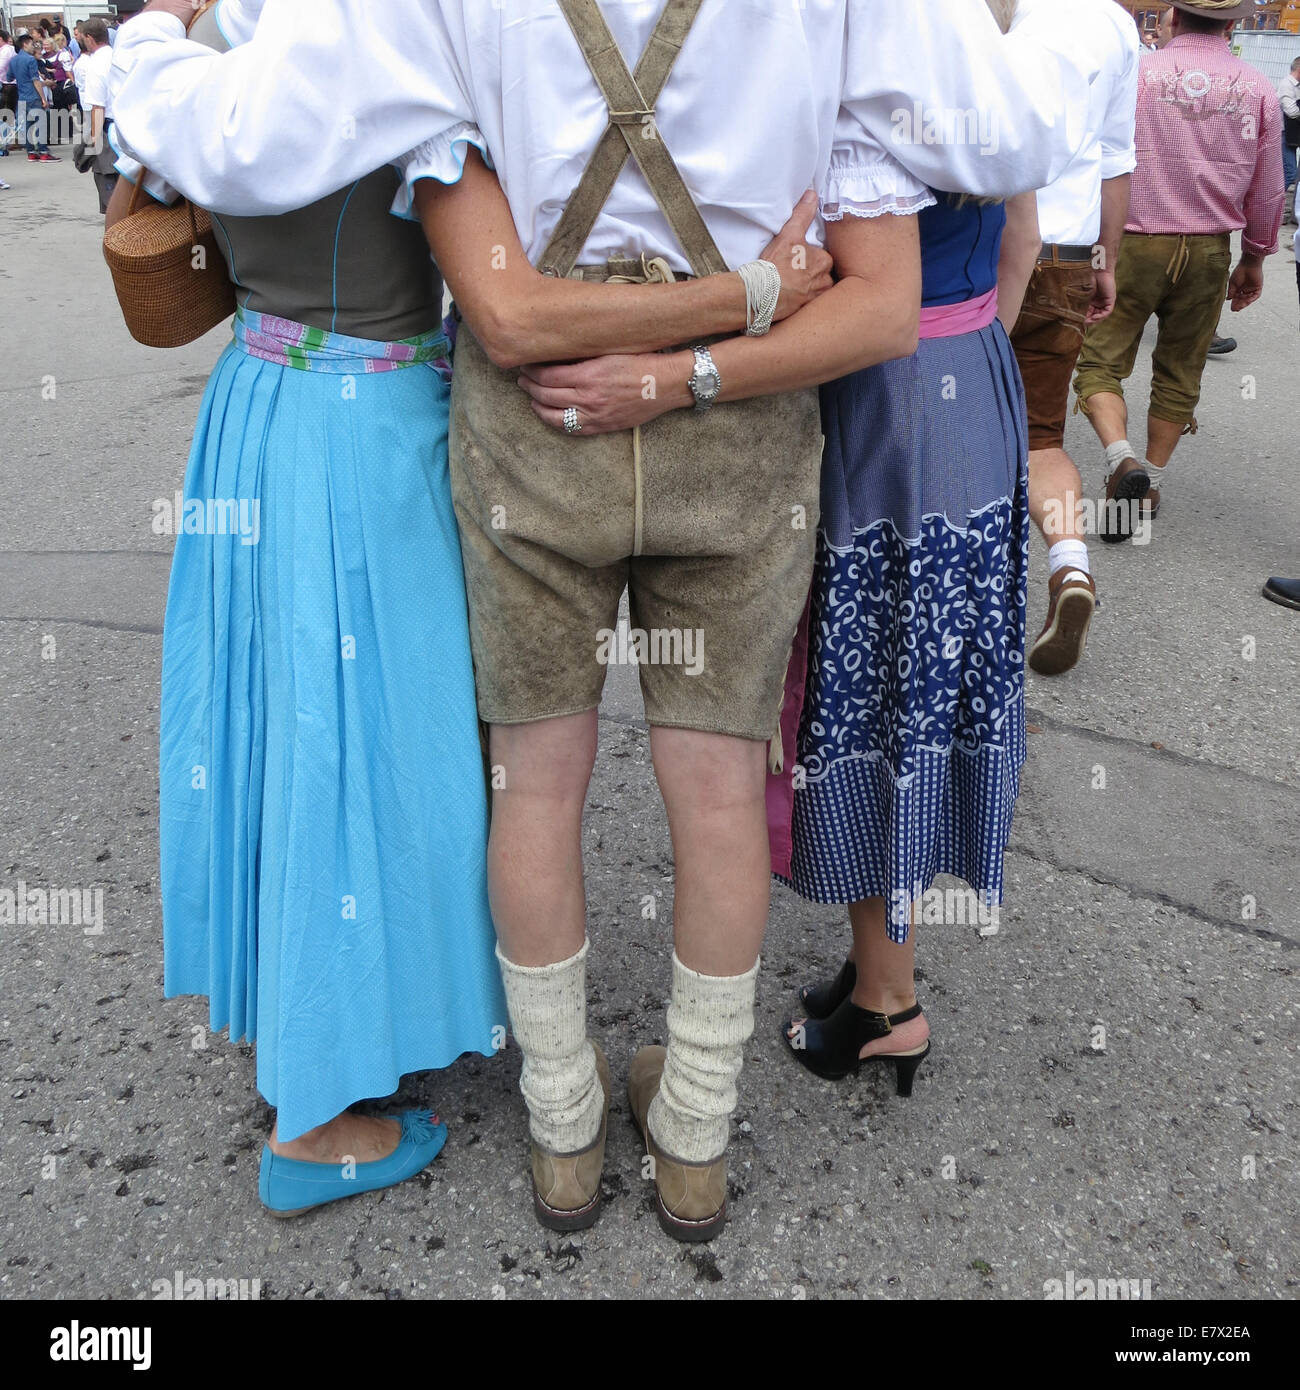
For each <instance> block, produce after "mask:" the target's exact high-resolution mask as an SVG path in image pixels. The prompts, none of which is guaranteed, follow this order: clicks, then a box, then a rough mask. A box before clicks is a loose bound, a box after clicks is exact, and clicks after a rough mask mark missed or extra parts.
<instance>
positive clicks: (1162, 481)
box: [1142, 459, 1169, 492]
mask: <svg viewBox="0 0 1300 1390" xmlns="http://www.w3.org/2000/svg"><path fill="white" fill-rule="evenodd" d="M1142 467H1143V468H1145V469H1146V471H1147V472H1148V473H1149V474H1150V475H1151V490H1152V492H1155V491H1157V490H1158V489H1160V488H1163V487H1168V486H1169V484H1168V481H1167V480H1168V477H1169V464H1167V463H1166V464H1163V465H1162V466H1161V467H1159V468H1157V467H1156V465H1155V464H1154V463H1152V462H1151V460H1150V459H1144V460H1143V462H1142Z"/></svg>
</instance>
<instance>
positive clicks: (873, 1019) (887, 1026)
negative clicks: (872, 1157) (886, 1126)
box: [781, 999, 930, 1096]
mask: <svg viewBox="0 0 1300 1390" xmlns="http://www.w3.org/2000/svg"><path fill="white" fill-rule="evenodd" d="M921 1012H922V1010H921V1006H920V1004H914V1005H913V1006H912V1007H911V1008H910V1009H904V1010H903V1012H902V1013H897V1014H878V1013H873V1012H872V1011H871V1010H870V1009H860V1008H859V1007H858V1006H857V1005H856V1004H855V1003H854V1002H853V1000H852V999H845V1000H843V1001H842V1002H841V1004H840V1006H839V1007H838V1008H837V1009H836V1010H835V1012H834V1013H833V1014H831V1016H830V1017H829V1018H825V1019H816V1018H809V1019H807V1020H806V1021H805V1022H804V1023H803V1024H802V1025H801V1027H800V1029H799V1031H798V1032H797V1033H796V1034H795V1036H794V1037H793V1038H791V1036H790V1030H791V1028H793V1027H794V1024H793V1022H791V1021H787V1022H785V1023H784V1024H782V1025H781V1036H782V1037H783V1038H784V1039H785V1045H786V1046H787V1047H788V1048H789V1049H790V1051H791V1052H792V1053H793V1054H794V1056H795V1057H796V1058H797V1060H798V1061H799V1062H800V1063H801V1064H802V1065H803V1066H805V1067H807V1068H808V1070H809V1071H810V1072H812V1073H813V1074H814V1075H815V1076H820V1077H822V1078H823V1079H824V1080H826V1081H841V1080H843V1078H844V1077H846V1076H856V1075H857V1074H858V1072H859V1071H860V1070H861V1069H862V1065H863V1063H865V1062H893V1063H894V1067H895V1071H896V1074H897V1077H898V1094H899V1095H900V1096H910V1095H911V1094H912V1082H913V1081H914V1080H915V1078H916V1069H917V1067H919V1066H920V1065H921V1063H922V1062H923V1061H924V1060H925V1059H926V1058H927V1057H928V1056H929V1055H930V1043H929V1040H928V1039H927V1040H926V1043H925V1046H924V1047H922V1048H920V1049H919V1051H917V1052H910V1053H901V1054H900V1053H896V1052H874V1053H872V1054H871V1056H869V1057H860V1056H859V1055H858V1054H859V1053H860V1052H861V1051H862V1049H863V1047H864V1046H866V1044H867V1043H869V1042H872V1041H874V1040H875V1039H876V1038H887V1037H888V1036H889V1035H890V1033H892V1032H893V1031H894V1028H895V1027H896V1026H897V1025H898V1024H900V1023H908V1022H910V1021H911V1020H912V1019H914V1018H919V1017H920V1015H921Z"/></svg>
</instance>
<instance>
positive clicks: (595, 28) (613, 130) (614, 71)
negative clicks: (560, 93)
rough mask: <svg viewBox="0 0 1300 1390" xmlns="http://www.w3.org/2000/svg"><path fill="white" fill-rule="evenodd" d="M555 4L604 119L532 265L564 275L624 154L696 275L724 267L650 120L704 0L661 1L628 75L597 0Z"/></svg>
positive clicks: (574, 261)
mask: <svg viewBox="0 0 1300 1390" xmlns="http://www.w3.org/2000/svg"><path fill="white" fill-rule="evenodd" d="M558 3H559V6H560V9H561V11H563V14H564V17H565V19H566V20H567V21H568V23H569V28H570V29H572V30H573V36H574V38H575V39H577V41H578V46H579V48H581V49H582V56H583V57H584V58H585V59H586V60H587V66H588V67H589V68H590V69H591V73H592V76H593V77H594V78H595V79H596V82H597V83H598V85H599V86H600V90H601V93H602V95H603V96H604V98H605V102H606V105H607V106H608V107H609V125H608V126H607V127H606V129H605V133H604V134H603V135H602V136H601V138H600V141H599V143H598V144H597V146H596V150H595V153H594V154H593V155H592V157H591V162H590V163H589V164H588V165H587V169H586V172H585V173H584V174H583V176H582V179H581V181H580V182H579V184H578V186H577V188H576V189H575V190H574V192H573V196H572V197H571V198H570V199H569V203H568V206H567V207H566V208H565V210H564V215H563V216H562V217H561V218H560V221H559V225H558V226H557V227H556V229H555V232H554V235H553V236H552V237H551V240H550V243H549V244H548V246H547V248H546V250H545V251H544V252H543V254H542V261H541V265H540V267H539V269H540V270H542V272H543V273H544V274H547V275H558V276H559V277H560V278H561V279H564V278H565V277H567V276H568V274H569V272H570V271H571V270H572V269H573V267H574V266H575V265H576V264H577V263H578V257H579V256H580V255H581V254H582V248H583V247H584V246H585V245H586V244H587V238H588V237H589V236H590V235H591V229H592V228H593V227H594V226H595V225H596V219H597V218H598V217H599V216H600V214H601V210H602V209H603V208H604V206H605V204H606V203H607V202H608V201H609V195H610V194H611V193H612V192H613V190H614V185H615V183H617V182H618V176H619V175H620V174H621V173H622V172H623V166H624V165H625V164H626V163H627V159H628V155H629V154H630V155H631V156H632V158H633V159H635V160H636V162H637V165H638V166H639V167H640V169H641V172H642V173H643V174H644V175H645V179H646V182H647V183H648V184H649V185H650V191H651V192H652V193H653V194H654V196H655V201H656V202H657V203H658V204H659V207H660V209H661V210H662V211H663V214H664V216H665V217H666V218H667V219H668V224H669V226H671V227H672V229H673V231H674V233H676V236H677V240H678V241H679V242H681V246H682V250H683V251H684V252H685V253H686V259H687V260H688V261H689V262H690V265H691V269H692V270H693V271H694V272H695V274H696V275H700V276H703V275H713V274H716V273H718V272H720V271H725V270H726V269H727V263H726V261H725V260H723V258H722V253H721V252H720V251H719V250H718V248H717V245H716V244H715V243H714V240H713V237H712V236H711V235H710V234H709V229H708V227H706V226H705V225H704V219H703V218H702V217H701V216H700V212H699V209H698V208H697V207H696V206H695V202H694V199H692V197H691V195H690V191H689V190H688V189H687V187H686V181H685V180H684V179H683V178H682V175H681V171H680V170H679V169H678V168H677V165H676V163H675V162H674V160H673V157H672V155H671V154H669V152H668V148H667V146H666V145H665V144H664V142H663V139H662V138H661V137H660V134H659V130H658V127H657V126H656V125H655V102H656V101H658V99H659V94H660V93H661V92H662V91H663V89H664V86H665V85H666V84H667V82H668V77H669V74H670V73H671V72H672V70H673V65H674V63H676V61H677V57H678V54H679V53H680V52H681V50H682V45H683V44H684V43H685V42H686V36H687V34H689V33H690V30H691V25H692V24H694V22H695V17H696V15H698V14H699V12H700V9H701V7H702V5H703V3H704V0H667V3H666V4H665V5H664V10H663V13H662V14H661V15H660V16H659V22H658V24H656V25H655V30H654V33H653V34H652V35H651V36H650V41H649V43H647V44H646V48H645V52H644V53H643V54H642V55H641V59H640V61H639V62H638V63H637V66H636V75H635V76H633V74H632V73H631V72H629V71H628V67H627V64H626V63H625V62H624V61H623V55H622V53H621V52H620V51H619V47H618V44H617V43H616V42H615V40H614V36H613V34H611V33H610V31H609V25H607V24H606V23H605V17H604V15H602V14H601V12H600V7H599V5H598V4H597V3H596V0H558Z"/></svg>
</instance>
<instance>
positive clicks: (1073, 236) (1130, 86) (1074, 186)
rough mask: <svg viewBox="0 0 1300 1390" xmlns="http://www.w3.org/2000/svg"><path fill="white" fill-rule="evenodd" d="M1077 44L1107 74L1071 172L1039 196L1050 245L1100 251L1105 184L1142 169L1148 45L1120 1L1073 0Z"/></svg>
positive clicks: (1095, 88) (1096, 88)
mask: <svg viewBox="0 0 1300 1390" xmlns="http://www.w3.org/2000/svg"><path fill="white" fill-rule="evenodd" d="M1069 22H1070V23H1071V24H1072V25H1073V26H1074V27H1075V30H1076V32H1075V35H1074V42H1075V43H1076V44H1078V45H1081V46H1082V45H1087V46H1090V48H1091V49H1092V51H1093V52H1094V53H1095V55H1096V61H1097V62H1098V64H1099V66H1100V69H1101V72H1100V75H1099V77H1098V80H1097V81H1095V82H1094V83H1093V85H1092V95H1091V100H1090V102H1089V110H1088V135H1087V140H1086V142H1085V144H1084V147H1083V149H1081V150H1080V151H1079V153H1078V154H1077V155H1076V156H1075V158H1074V160H1073V161H1072V162H1071V163H1070V166H1069V167H1068V168H1067V169H1066V170H1065V172H1064V173H1063V174H1062V175H1061V176H1060V178H1058V179H1057V180H1056V181H1055V182H1054V183H1052V184H1051V185H1050V186H1049V187H1046V188H1043V189H1041V190H1040V191H1039V194H1038V229H1039V232H1040V234H1041V236H1042V238H1043V241H1044V243H1046V244H1048V245H1057V246H1095V245H1096V244H1097V239H1098V238H1099V237H1100V236H1101V185H1102V183H1103V181H1104V180H1106V179H1114V178H1119V177H1120V176H1121V175H1123V174H1131V173H1132V172H1133V170H1134V169H1136V168H1137V149H1136V146H1135V144H1134V130H1135V126H1136V122H1137V94H1138V72H1139V68H1140V65H1141V61H1142V44H1141V42H1140V40H1139V39H1138V32H1137V26H1136V25H1135V24H1134V23H1133V18H1132V16H1131V15H1130V14H1129V13H1128V12H1127V11H1126V10H1123V9H1121V8H1120V7H1119V6H1118V5H1117V4H1116V3H1115V0H1070V15H1069Z"/></svg>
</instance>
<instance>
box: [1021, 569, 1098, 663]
mask: <svg viewBox="0 0 1300 1390" xmlns="http://www.w3.org/2000/svg"><path fill="white" fill-rule="evenodd" d="M1047 592H1048V595H1049V596H1050V598H1051V602H1050V603H1049V604H1048V608H1047V621H1046V622H1045V623H1044V624H1043V630H1042V632H1040V633H1039V634H1038V640H1037V641H1036V642H1035V643H1034V645H1033V646H1032V647H1031V648H1030V649H1029V665H1030V668H1031V669H1032V670H1035V671H1037V672H1038V674H1039V675H1040V676H1059V675H1061V673H1062V672H1064V671H1068V670H1070V668H1071V667H1072V666H1076V665H1077V664H1078V662H1079V660H1080V658H1081V657H1082V656H1083V649H1084V647H1085V646H1086V645H1087V642H1088V625H1089V624H1090V623H1091V622H1092V615H1093V612H1094V611H1095V610H1096V607H1097V586H1096V584H1094V583H1093V580H1092V576H1091V575H1089V574H1084V572H1083V571H1082V570H1077V569H1072V568H1070V567H1069V566H1066V567H1065V568H1064V569H1059V570H1057V571H1056V573H1055V574H1054V575H1052V577H1051V578H1050V579H1049V580H1048V581H1047Z"/></svg>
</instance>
